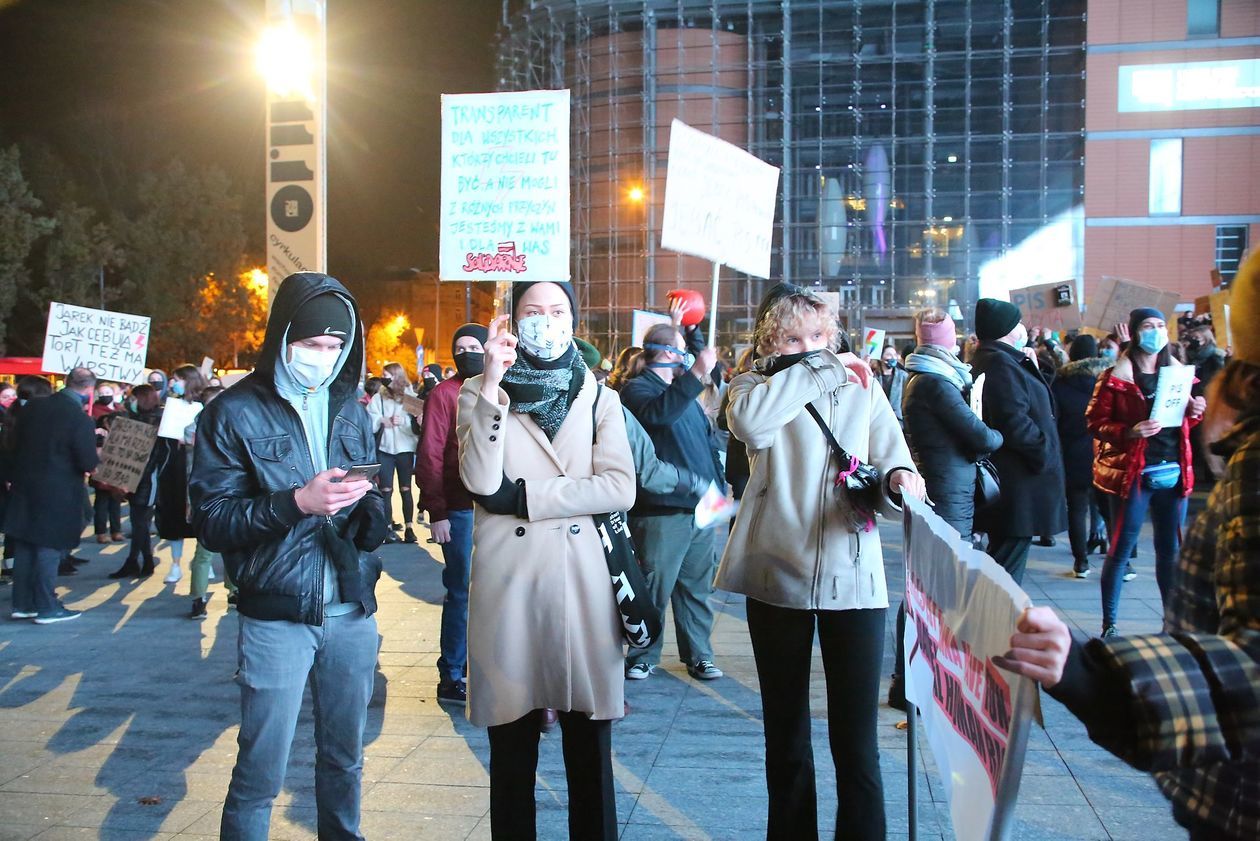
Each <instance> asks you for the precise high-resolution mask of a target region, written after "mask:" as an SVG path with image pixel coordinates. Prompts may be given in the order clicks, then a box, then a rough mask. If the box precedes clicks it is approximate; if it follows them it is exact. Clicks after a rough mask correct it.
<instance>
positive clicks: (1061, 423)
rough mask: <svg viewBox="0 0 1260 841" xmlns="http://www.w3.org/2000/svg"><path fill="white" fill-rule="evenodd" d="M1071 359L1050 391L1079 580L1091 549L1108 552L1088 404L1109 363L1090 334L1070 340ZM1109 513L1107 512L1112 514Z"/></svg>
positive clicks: (1086, 568) (1087, 570) (1085, 570)
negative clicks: (1087, 420) (1055, 411)
mask: <svg viewBox="0 0 1260 841" xmlns="http://www.w3.org/2000/svg"><path fill="white" fill-rule="evenodd" d="M1068 359H1069V360H1070V361H1069V362H1068V363H1067V364H1066V365H1064V366H1063V367H1061V368H1060V369H1059V370H1058V373H1057V374H1056V375H1055V378H1054V382H1053V383H1052V384H1051V386H1050V390H1051V392H1052V393H1053V394H1054V401H1055V404H1056V405H1057V407H1058V427H1059V443H1060V445H1061V447H1062V451H1063V476H1064V486H1065V490H1066V491H1067V514H1068V539H1069V541H1070V543H1071V545H1072V572H1073V574H1074V575H1075V576H1076V577H1077V578H1086V577H1088V576H1089V574H1090V568H1089V553H1090V552H1092V551H1093V550H1095V549H1100V550H1101V551H1102V552H1103V553H1106V551H1107V535H1108V533H1109V532H1110V529H1108V528H1107V523H1106V517H1104V515H1103V512H1104V510H1105V509H1107V508H1108V506H1107V502H1106V499H1105V497H1103V495H1102V494H1101V493H1100V492H1097V491H1095V490H1094V487H1093V478H1094V477H1093V470H1094V436H1093V435H1092V434H1090V431H1089V428H1088V427H1087V426H1086V425H1085V408H1086V407H1087V406H1088V405H1089V399H1090V397H1091V396H1093V394H1094V386H1095V385H1096V384H1097V383H1098V377H1099V375H1100V374H1102V372H1103V371H1105V370H1107V368H1108V367H1110V366H1109V365H1108V364H1107V361H1106V360H1105V359H1103V358H1102V357H1100V356H1099V355H1098V340H1097V339H1095V338H1094V337H1093V336H1091V335H1089V334H1088V333H1083V334H1081V335H1079V336H1077V337H1076V338H1075V339H1074V340H1073V341H1072V349H1071V351H1070V352H1069V353H1068ZM1100 503H1101V504H1100ZM1105 513H1106V514H1107V515H1108V516H1109V515H1110V513H1111V512H1110V511H1109V510H1105Z"/></svg>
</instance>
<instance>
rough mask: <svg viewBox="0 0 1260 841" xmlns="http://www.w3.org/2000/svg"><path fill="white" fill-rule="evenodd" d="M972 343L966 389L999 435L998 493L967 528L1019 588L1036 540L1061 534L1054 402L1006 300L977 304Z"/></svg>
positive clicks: (1059, 455)
mask: <svg viewBox="0 0 1260 841" xmlns="http://www.w3.org/2000/svg"><path fill="white" fill-rule="evenodd" d="M975 322H976V337H977V338H978V339H979V340H980V345H979V347H977V348H976V352H975V355H974V356H973V357H972V360H971V375H972V377H974V378H975V385H974V386H973V388H978V389H979V390H980V402H981V418H982V419H983V420H984V422H985V424H986V425H987V426H989V427H990V428H992V429H994V430H996V431H997V432H999V433H1001V435H1002V446H1001V447H1000V448H998V449H997V451H995V452H994V454H993V458H992V462H993V465H994V467H996V468H997V473H998V481H999V483H1000V484H1001V486H1002V493H1001V496H1000V497H999V499H998V501H997V502H996V503H995V504H993V505H991V506H990V507H989V508H987V509H986V510H984V511H977V512H976V516H975V524H974V528H975V530H976V531H981V532H985V533H987V534H988V536H989V544H988V553H989V555H990V556H991V557H992V558H993V560H995V561H997V562H998V563H999V564H1001V566H1002V568H1003V569H1005V570H1006V571H1007V572H1009V573H1010V574H1011V577H1012V578H1014V579H1015V582H1016V583H1017V584H1018V583H1019V582H1021V581H1023V579H1024V568H1025V567H1026V566H1027V564H1028V552H1029V550H1030V549H1031V548H1032V539H1033V537H1034V536H1037V535H1046V536H1050V535H1055V534H1058V533H1059V532H1061V531H1063V530H1064V529H1065V528H1067V505H1066V503H1065V502H1064V485H1063V456H1062V452H1061V450H1060V444H1059V430H1058V423H1057V421H1056V419H1055V414H1054V398H1053V396H1052V395H1051V393H1050V386H1049V385H1048V384H1047V383H1046V380H1045V378H1044V377H1043V376H1042V374H1041V370H1040V369H1039V368H1038V365H1037V355H1036V353H1034V352H1033V350H1032V348H1029V347H1028V346H1027V345H1028V330H1027V328H1026V327H1025V326H1024V325H1023V324H1021V323H1020V314H1019V308H1018V307H1016V306H1015V305H1014V304H1012V303H1010V302H1008V301H998V300H995V299H993V298H981V299H980V300H979V301H977V302H976V313H975Z"/></svg>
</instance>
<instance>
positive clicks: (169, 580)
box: [162, 564, 184, 584]
mask: <svg viewBox="0 0 1260 841" xmlns="http://www.w3.org/2000/svg"><path fill="white" fill-rule="evenodd" d="M183 577H184V571H183V570H182V569H180V566H179V564H171V571H170V572H168V573H167V574H166V577H165V578H163V579H162V583H163V584H178V583H179V580H180V579H181V578H183Z"/></svg>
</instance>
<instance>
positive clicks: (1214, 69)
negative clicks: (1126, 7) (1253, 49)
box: [1119, 58, 1260, 114]
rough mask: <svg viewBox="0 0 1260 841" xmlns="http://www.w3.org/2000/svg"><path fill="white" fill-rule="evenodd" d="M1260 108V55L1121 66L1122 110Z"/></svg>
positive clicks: (1128, 111)
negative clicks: (1255, 56) (1227, 59)
mask: <svg viewBox="0 0 1260 841" xmlns="http://www.w3.org/2000/svg"><path fill="white" fill-rule="evenodd" d="M1257 107H1260V58H1243V59H1233V60H1230V61H1196V62H1190V63H1187V64H1133V65H1126V66H1124V67H1121V68H1120V98H1119V109H1120V113H1122V114H1124V113H1134V112H1141V111H1203V110H1212V109H1218V108H1257Z"/></svg>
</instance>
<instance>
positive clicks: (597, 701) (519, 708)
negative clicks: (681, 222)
mask: <svg viewBox="0 0 1260 841" xmlns="http://www.w3.org/2000/svg"><path fill="white" fill-rule="evenodd" d="M512 303H513V307H512V313H513V315H514V316H515V318H516V322H517V333H516V334H513V333H511V332H510V331H509V329H508V320H509V318H508V316H500V317H499V318H496V319H495V320H494V322H493V323H492V324H491V325H490V331H489V339H488V340H487V341H486V344H485V371H484V373H482V374H481V375H480V376H476V377H472V378H470V379H468V380H466V381H465V382H464V385H463V386H462V387H461V388H460V392H459V409H458V414H457V420H456V429H457V434H458V437H459V475H460V478H461V479H462V480H463V483H464V486H465V487H467V488H468V490H469V491H470V492H471V493H472V495H473V499H474V500H475V501H476V502H477V507H476V509H475V512H476V513H475V515H474V525H473V532H474V539H473V560H472V579H471V584H470V586H469V603H468V707H467V709H468V718H469V720H470V721H471V722H472V723H473V724H474V725H476V726H478V727H488V728H489V735H490V833H491V836H492V837H494V838H512V839H533V838H534V837H535V835H536V830H535V823H536V821H535V818H536V812H535V808H536V807H535V802H534V778H535V774H536V772H537V767H538V739H539V727H540V725H541V723H542V717H543V710H545V709H548V708H550V709H554V710H556V711H557V713H558V716H559V722H560V727H561V730H562V732H563V738H564V764H565V775H566V777H567V779H568V791H569V837H570V838H581V839H596V840H597V839H606V841H612V840H613V839H616V837H617V807H616V801H615V799H614V797H613V772H612V722H613V720H614V719H618V718H621V717H622V716H623V715H624V710H625V707H624V701H625V698H624V682H623V680H622V674H621V663H622V632H621V618H620V615H619V614H618V611H617V605H616V601H615V599H614V597H613V593H612V586H611V582H610V580H609V577H608V563H607V561H606V559H605V557H604V548H603V546H602V544H601V541H600V537H599V535H598V534H597V533H596V531H595V523H594V520H593V518H592V515H594V514H603V513H607V512H610V511H624V510H626V509H627V508H629V507H630V506H631V505H632V504H633V503H634V490H635V479H634V462H633V458H632V456H631V453H630V443H629V441H628V440H627V438H626V427H625V419H624V417H623V416H622V411H621V401H620V400H619V399H618V397H617V393H616V392H615V391H612V390H611V389H606V388H601V387H598V386H597V385H596V383H595V378H594V376H592V374H591V372H590V371H589V370H588V369H587V367H586V363H585V362H583V361H582V356H581V354H579V353H578V352H577V348H576V347H575V346H574V343H573V325H574V323H575V322H576V320H577V319H576V312H577V301H576V299H575V296H574V294H573V287H572V286H571V285H570V284H568V283H549V282H537V283H534V282H521V283H516V284H513V294H512ZM518 337H519V338H518ZM597 397H598V400H597V399H596V398H597Z"/></svg>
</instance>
